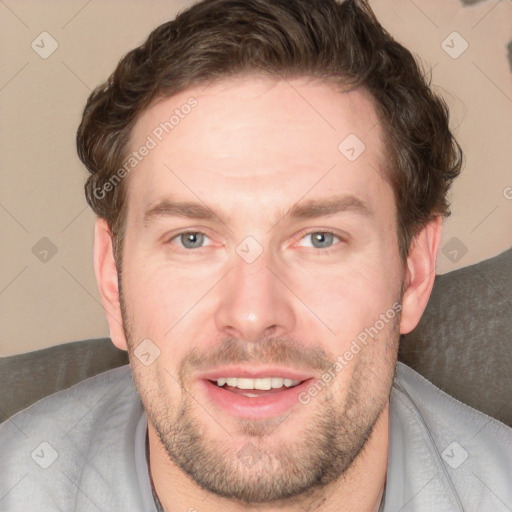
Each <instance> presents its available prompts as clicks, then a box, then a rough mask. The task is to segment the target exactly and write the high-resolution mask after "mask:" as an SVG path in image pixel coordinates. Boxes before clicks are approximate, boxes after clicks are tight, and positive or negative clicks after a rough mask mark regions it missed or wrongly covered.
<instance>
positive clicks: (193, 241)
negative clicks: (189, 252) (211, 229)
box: [181, 233, 203, 249]
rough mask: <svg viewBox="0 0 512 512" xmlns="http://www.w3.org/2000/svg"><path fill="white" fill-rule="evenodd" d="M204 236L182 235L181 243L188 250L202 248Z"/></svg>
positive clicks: (194, 234)
mask: <svg viewBox="0 0 512 512" xmlns="http://www.w3.org/2000/svg"><path fill="white" fill-rule="evenodd" d="M202 236H203V235H202V233H185V234H184V235H181V243H182V244H183V246H184V247H186V248H187V249H194V248H197V247H201V242H202V241H203V239H202Z"/></svg>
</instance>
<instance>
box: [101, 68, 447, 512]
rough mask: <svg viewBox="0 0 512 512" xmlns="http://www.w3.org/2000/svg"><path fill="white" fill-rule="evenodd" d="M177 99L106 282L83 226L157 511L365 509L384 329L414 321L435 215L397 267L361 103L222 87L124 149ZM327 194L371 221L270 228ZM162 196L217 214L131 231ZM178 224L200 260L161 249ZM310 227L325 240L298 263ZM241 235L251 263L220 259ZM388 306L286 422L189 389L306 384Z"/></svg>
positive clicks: (373, 490) (381, 414)
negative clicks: (273, 376)
mask: <svg viewBox="0 0 512 512" xmlns="http://www.w3.org/2000/svg"><path fill="white" fill-rule="evenodd" d="M190 97H194V98H196V100H197V102H198V104H197V107H196V108H194V109H193V110H192V111H191V113H190V114H188V115H187V116H186V117H185V118H184V119H182V120H181V121H180V123H179V124H178V125H177V126H176V127H175V128H174V129H173V131H172V132H171V133H170V134H168V135H167V136H166V137H165V138H164V139H163V140H162V141H161V142H159V144H158V145H157V146H156V147H155V148H154V149H152V150H151V151H150V152H149V154H148V155H147V156H146V157H145V158H144V159H143V160H142V161H141V162H140V163H139V164H138V166H137V167H136V170H134V171H132V172H131V173H130V174H129V176H128V177H127V178H126V180H127V183H126V184H127V186H128V198H127V199H128V209H127V230H126V238H125V242H124V248H123V261H122V283H121V284H122V286H120V281H119V273H118V270H119V269H117V267H116V264H115V260H114V257H113V254H112V243H111V233H110V230H109V228H108V225H107V223H106V222H105V221H104V220H102V219H99V220H98V221H97V224H96V231H95V271H96V276H97V280H98V284H99V289H100V293H101V296H102V301H103V305H104V307H105V310H106V314H107V318H108V321H109V326H110V332H111V337H112V340H113V342H114V344H115V345H116V346H117V347H118V348H121V349H124V350H128V352H129V354H130V364H131V366H132V369H133V374H134V379H135V383H136V385H137V388H138V391H139V394H140V395H141V398H142V401H143V404H144V406H145V408H146V410H147V413H148V434H149V443H150V467H151V473H152V477H153V480H154V485H155V489H156V492H157V494H158V496H159V499H160V501H161V502H162V504H163V506H164V508H165V509H166V510H189V509H193V508H195V509H197V510H199V511H201V512H203V511H204V512H206V511H214V510H226V511H237V510H258V511H267V510H283V511H295V510H300V511H303V510H322V511H331V510H332V511H334V510H337V511H339V510H343V511H356V510H357V511H358V512H364V511H368V512H371V511H374V510H377V509H378V506H379V503H380V499H381V496H382V492H383V488H384V484H385V478H386V467H387V456H388V423H389V392H390V388H391V385H392V379H393V375H394V370H395V365H396V353H397V347H398V339H399V334H400V333H407V332H409V331H411V330H412V329H413V328H414V327H415V326H416V325H417V323H418V321H419V319H420V317H421V315H422V313H423V311H424V309H425V307H426V304H427V301H428V297H429V295H430V293H431V290H432V286H433V282H434V277H435V258H436V254H437V251H438V247H439V242H440V236H441V220H440V219H439V218H436V219H435V220H434V221H432V222H430V223H429V224H427V225H426V226H425V227H424V228H423V229H422V230H421V231H420V232H419V234H418V235H417V237H416V238H415V239H414V240H413V243H412V245H411V249H410V252H409V256H408V258H407V261H405V262H404V261H402V260H401V259H400V256H399V250H398V242H397V225H396V206H395V202H394V196H393V191H392V189H391V187H390V185H389V183H388V182H387V181H386V180H385V179H384V178H383V172H381V170H382V169H383V163H384V162H385V158H386V157H385V147H384V145H383V143H382V132H381V127H380V125H379V123H378V118H377V114H376V111H375V108H374V106H373V104H372V101H371V98H370V96H369V95H368V94H367V93H366V92H365V91H364V90H360V89H359V90H355V91H352V92H349V93H347V92H344V93H340V92H339V91H338V90H337V89H336V88H335V87H334V85H332V84H328V83H325V82H318V81H313V80H306V79H295V80H290V81H288V82H285V81H277V80H273V79H269V78H262V77H258V76H245V77H238V78H230V79H226V80H223V81H221V82H217V83H215V84H213V85H209V86H207V87H196V88H193V89H189V90H187V91H185V92H183V93H180V94H178V95H176V96H173V97H171V98H166V99H164V100H161V101H159V102H156V103H155V104H153V105H152V106H150V108H148V109H147V110H146V111H145V112H143V114H142V116H141V117H140V118H139V120H138V122H137V123H136V125H135V127H134V129H133V132H132V136H131V140H130V147H131V148H133V149H136V148H138V147H140V146H141V145H142V144H143V143H144V141H145V140H146V137H147V136H148V135H149V134H151V133H152V130H153V129H154V128H155V126H158V124H159V123H160V122H162V121H163V120H164V119H166V118H168V116H169V112H172V111H173V110H174V109H175V108H180V106H181V105H183V104H184V103H185V102H186V101H187V99H188V98H190ZM348 134H356V135H357V137H358V138H359V139H361V140H362V141H363V142H364V144H365V146H366V149H365V151H364V152H363V153H362V154H361V155H360V156H359V157H358V158H357V159H356V160H355V161H353V162H351V161H349V160H348V159H346V158H345V156H343V155H342V154H341V153H340V151H338V145H339V144H340V142H341V141H342V140H343V139H344V138H345V137H346V136H347V135H348ZM333 195H337V196H339V195H342V196H345V197H348V196H351V197H355V198H357V199H359V200H360V201H361V202H363V203H364V204H365V205H366V206H367V207H368V208H369V209H370V210H371V211H372V212H373V214H371V215H363V214H361V213H360V212H358V211H354V210H346V211H343V212H341V213H338V214H336V215H327V216H320V217H316V218H308V219H295V218H292V217H291V216H290V215H287V212H288V211H289V210H290V209H291V208H292V207H293V206H294V205H297V204H304V202H306V201H308V200H313V199H317V200H324V201H326V200H327V198H330V197H332V196H333ZM164 197H172V198H173V199H175V200H183V201H195V202H198V203H200V204H202V205H207V206H208V208H210V209H211V210H213V211H215V212H216V213H217V215H218V217H215V218H213V219H209V220H206V219H188V218H184V217H175V216H170V215H159V216H153V217H152V218H151V219H150V220H149V221H148V222H144V213H145V212H146V211H147V210H148V209H150V208H151V207H152V206H154V205H155V204H157V203H158V202H159V201H160V200H161V199H162V198H164ZM185 229H187V230H188V229H191V230H192V231H196V232H201V233H204V234H205V235H206V238H204V239H202V240H203V241H202V242H201V241H200V242H199V245H201V243H202V247H200V248H198V249H196V248H193V249H187V248H185V247H184V246H183V245H182V244H183V238H180V237H179V236H177V235H178V234H179V233H181V232H182V231H183V230H185ZM318 232H320V233H325V232H328V233H333V234H334V235H336V237H338V238H336V237H334V238H332V239H330V240H331V241H332V243H330V244H329V243H328V244H327V247H321V248H317V247H315V246H314V245H313V236H312V233H318ZM247 236H251V237H253V238H254V239H255V240H256V241H257V242H258V244H259V245H260V247H261V248H262V253H261V255H260V256H259V257H258V258H257V259H256V260H255V261H254V262H252V263H250V264H249V263H247V262H246V261H245V260H244V259H243V258H242V257H240V255H239V253H237V251H236V248H237V246H239V244H240V243H241V242H243V241H244V239H245V238H246V237H247ZM185 243H186V240H185ZM120 288H121V289H120ZM396 303H401V307H402V310H401V314H400V315H397V316H396V317H395V319H393V321H389V322H388V323H386V324H385V326H384V328H382V329H381V330H380V331H379V333H378V335H377V336H376V337H375V338H374V339H371V340H370V342H369V343H368V344H367V345H365V346H364V347H363V348H362V350H361V351H359V352H358V353H357V354H355V355H354V357H353V359H352V360H351V361H350V362H349V363H348V364H347V365H346V366H345V367H344V368H343V370H342V371H340V372H338V373H337V374H336V377H335V378H334V379H333V380H332V381H331V382H330V383H329V385H328V386H327V387H326V388H325V389H324V390H323V391H322V392H321V393H319V394H318V396H316V397H314V398H312V399H311V401H310V402H309V403H308V404H307V405H302V404H299V403H297V405H296V406H294V407H293V408H292V409H291V411H288V412H287V414H286V415H281V416H279V417H275V418H269V419H266V420H254V419H243V418H237V417H233V416H231V415H229V414H227V413H226V412H224V411H223V410H221V409H219V408H218V407H216V404H215V403H214V402H212V401H211V400H210V399H209V398H208V396H207V395H206V394H205V393H204V391H203V388H202V386H201V385H200V383H199V381H198V379H197V376H198V372H199V371H200V370H203V369H207V368H208V369H210V368H214V367H215V366H216V364H215V363H217V362H219V361H221V362H223V363H229V362H231V361H235V360H238V361H243V363H242V364H243V365H244V366H246V367H248V368H258V367H259V366H261V365H262V364H263V363H264V364H276V365H281V366H284V367H286V368H295V369H300V370H302V371H305V372H307V373H308V374H309V375H311V376H314V377H316V378H320V377H321V375H322V373H323V370H322V368H327V367H329V366H330V365H332V363H333V362H334V361H335V360H336V357H337V356H339V355H342V354H343V353H344V352H345V351H346V350H347V349H349V347H350V344H351V342H352V340H354V339H355V338H356V337H357V335H358V334H359V333H361V332H362V331H364V329H365V328H367V327H369V326H373V325H374V324H375V322H376V321H377V320H378V319H379V318H380V315H381V314H383V313H385V312H386V311H387V310H389V309H390V308H391V307H392V305H393V304H396ZM143 339H150V340H151V342H152V343H153V344H154V346H156V347H158V349H159V351H160V354H159V356H158V357H157V358H156V359H155V360H154V361H153V362H152V363H151V364H149V365H144V364H142V363H141V361H140V360H139V359H138V358H137V357H136V355H135V354H134V350H135V349H136V347H137V346H138V344H139V343H140V342H141V341H142V340H143ZM333 432H334V433H335V435H333ZM187 443H188V445H190V446H188V447H187ZM249 444H250V446H251V447H252V448H251V449H255V450H256V453H257V454H258V457H259V461H258V463H257V464H254V465H253V466H251V467H246V466H244V464H242V462H241V461H240V459H239V457H238V456H237V455H238V454H239V453H240V450H243V449H244V447H246V446H248V445H249ZM320 466H322V467H323V470H322V471H320V470H319V469H318V468H319V467H320ZM294 468H300V471H299V472H297V471H294ZM298 473H299V474H298Z"/></svg>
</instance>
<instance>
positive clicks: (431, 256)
mask: <svg viewBox="0 0 512 512" xmlns="http://www.w3.org/2000/svg"><path fill="white" fill-rule="evenodd" d="M441 232H442V218H441V217H439V216H438V217H436V218H435V219H434V220H432V221H430V222H429V223H428V224H427V225H425V226H424V227H423V228H422V230H421V231H420V232H419V233H418V235H417V236H416V237H415V238H414V240H413V241H412V243H411V247H410V249H409V255H408V257H407V269H406V276H405V290H404V294H403V297H402V316H401V322H400V334H407V333H408V332H410V331H412V330H413V329H414V328H415V327H416V325H418V322H419V321H420V318H421V315H422V314H423V312H424V311H425V308H426V307H427V303H428V300H429V298H430V294H431V292H432V288H433V286H434V280H435V277H436V258H437V252H438V250H439V244H440V242H441Z"/></svg>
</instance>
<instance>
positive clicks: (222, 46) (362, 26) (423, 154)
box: [77, 0, 463, 269]
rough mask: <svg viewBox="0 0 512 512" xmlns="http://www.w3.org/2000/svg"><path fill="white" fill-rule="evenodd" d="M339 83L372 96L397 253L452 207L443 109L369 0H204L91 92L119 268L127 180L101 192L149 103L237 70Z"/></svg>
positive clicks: (90, 142) (106, 212) (87, 154)
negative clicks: (392, 198)
mask: <svg viewBox="0 0 512 512" xmlns="http://www.w3.org/2000/svg"><path fill="white" fill-rule="evenodd" d="M247 73H253V74H263V75H267V76H270V77H275V78H276V79H290V78H299V77H312V78H320V79H325V80H329V81H331V80H332V79H335V80H338V81H339V82H340V83H341V84H344V85H348V86H350V87H351V88H355V87H363V88H365V89H366V90H367V91H368V92H370V94H371V96H372V97H373V100H374V104H375V106H376V109H377V113H378V115H379V118H380V121H381V124H382V127H383V133H384V140H385V143H386V147H387V152H388V154H387V155H386V169H385V176H386V178H387V180H388V181H389V183H390V184H391V186H392V188H393V191H394V195H395V201H396V206H397V215H398V219H397V225H398V240H399V250H400V254H401V257H402V259H405V258H406V257H407V255H408V252H409V247H410V243H411V240H412V239H413V238H414V236H415V235H416V234H417V233H418V232H419V230H420V229H421V228H422V227H423V226H424V225H425V224H426V223H427V222H429V221H430V220H432V219H433V218H435V217H436V216H438V215H442V216H444V217H446V216H448V215H449V214H450V212H449V205H448V201H447V197H446V196H447V192H448V189H449V188H450V185H451V183H452V181H453V180H454V178H456V177H457V176H458V174H459V172H460V170H461V167H462V160H463V155H462V150H461V148H460V146H459V144H458V143H457V141H456V140H455V138H454V137H453V135H452V133H451V132H450V129H449V126H448V123H449V110H448V107H447V105H446V103H445V102H444V100H443V99H442V98H441V97H439V96H437V95H436V94H435V93H434V92H433V91H432V90H431V89H430V82H427V81H426V79H425V76H424V75H425V73H424V71H423V69H422V66H421V63H420V62H419V61H417V60H416V59H415V58H414V57H413V55H412V54H411V53H410V52H409V51H408V50H407V49H406V48H404V47H403V46H402V45H400V44H399V43H397V42H396V41H395V40H394V39H393V38H392V37H391V36H390V35H389V33H388V32H387V31H386V30H385V29H384V28H383V27H382V26H381V25H380V23H379V22H378V21H377V19H376V17H375V15H374V13H373V11H372V9H371V8H370V6H369V4H368V2H367V1H366V0H345V1H343V2H341V3H340V2H338V1H336V0H204V1H202V2H200V3H197V4H195V5H193V6H192V7H190V8H189V9H187V10H185V11H183V12H181V13H180V14H179V15H178V16H177V17H176V19H174V20H173V21H169V22H167V23H164V24H163V25H160V26H159V27H157V28H156V29H155V30H154V31H153V32H152V33H151V34H150V35H149V37H148V39H147V40H146V41H145V42H144V43H143V44H142V45H141V46H139V47H138V48H135V49H134V50H132V51H130V52H129V53H128V54H127V55H125V56H124V57H123V58H122V59H121V61H120V62H119V64H118V66H117V68H116V69H115V71H114V72H113V73H112V75H111V76H110V77H109V78H108V80H107V81H106V82H105V83H104V84H102V85H100V86H98V87H97V88H96V89H95V90H94V91H93V92H92V93H91V95H90V96H89V98H88V101H87V104H86V107H85V109H84V112H83V118H82V122H81V124H80V127H79V128H78V132H77V150H78V155H79V157H80V159H81V160H82V162H83V163H84V165H85V166H86V167H87V169H88V170H89V172H90V173H91V175H90V176H89V178H88V180H87V183H86V185H85V194H86V198H87V202H88V203H89V205H90V206H91V207H92V209H93V210H94V211H95V212H96V214H97V215H98V216H100V217H102V218H105V219H106V220H107V222H108V224H109V226H110V229H111V231H112V235H113V246H114V255H115V257H116V262H117V264H118V269H120V268H121V267H120V265H121V261H122V258H121V256H122V245H123V239H124V232H125V228H126V226H125V217H126V211H125V207H126V204H125V203H126V190H125V188H126V187H125V186H124V183H123V182H121V183H119V185H118V186H114V187H108V189H112V190H109V193H105V192H103V194H102V196H101V197H98V194H96V193H95V191H97V190H104V189H103V187H104V185H105V184H106V183H107V182H108V181H109V180H110V179H112V176H113V175H114V174H115V173H116V171H117V170H118V168H119V167H120V165H121V164H122V162H123V161H124V160H125V157H126V154H127V151H128V150H127V146H128V141H129V136H130V132H131V130H132V128H133V126H134V124H135V123H136V121H137V119H138V117H139V116H140V114H141V112H143V111H144V109H146V108H147V107H148V106H149V105H150V103H151V102H152V101H154V100H155V99H157V98H160V97H170V96H172V95H175V94H177V93H179V92H182V91H184V90H186V89H188V88H190V87H192V86H197V85H199V84H207V83H211V82H214V81H215V80H218V79H222V78H226V77H230V76H235V75H240V74H247Z"/></svg>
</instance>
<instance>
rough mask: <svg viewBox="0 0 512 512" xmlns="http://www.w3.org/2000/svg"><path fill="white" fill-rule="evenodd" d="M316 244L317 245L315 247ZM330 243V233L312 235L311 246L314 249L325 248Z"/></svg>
mask: <svg viewBox="0 0 512 512" xmlns="http://www.w3.org/2000/svg"><path fill="white" fill-rule="evenodd" d="M317 242H318V245H317ZM330 243H332V234H331V233H315V234H314V235H313V245H314V246H315V247H326V246H329V245H330Z"/></svg>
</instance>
